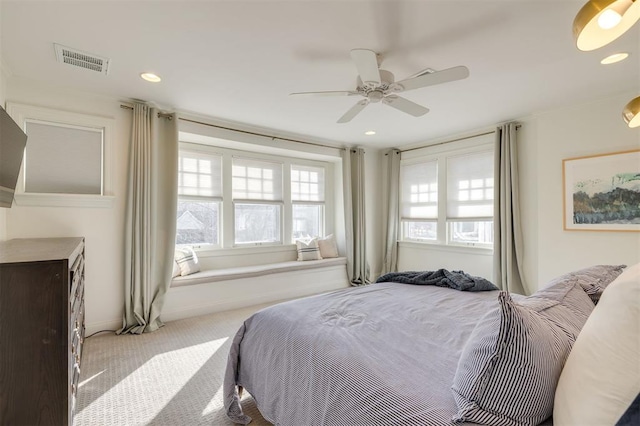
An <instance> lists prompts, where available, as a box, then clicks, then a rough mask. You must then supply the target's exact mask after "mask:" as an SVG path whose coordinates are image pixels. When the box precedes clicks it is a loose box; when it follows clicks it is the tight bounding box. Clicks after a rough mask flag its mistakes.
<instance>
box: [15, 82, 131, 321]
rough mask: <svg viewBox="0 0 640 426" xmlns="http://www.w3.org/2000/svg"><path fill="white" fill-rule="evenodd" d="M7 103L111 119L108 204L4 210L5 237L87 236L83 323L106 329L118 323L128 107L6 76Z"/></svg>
mask: <svg viewBox="0 0 640 426" xmlns="http://www.w3.org/2000/svg"><path fill="white" fill-rule="evenodd" d="M6 100H7V102H19V103H24V104H29V105H36V106H43V107H49V108H54V109H59V110H65V111H71V112H79V113H83V114H92V115H101V116H106V117H113V118H115V125H114V129H115V131H114V137H113V138H112V142H113V159H114V162H113V163H114V165H113V170H112V172H113V188H114V191H113V192H114V193H113V195H115V200H114V203H113V207H111V208H79V207H74V208H70V207H69V208H67V207H26V206H20V205H17V204H16V203H15V202H14V205H13V207H12V208H11V209H9V210H7V212H6V216H7V238H32V237H33V238H36V237H66V236H83V237H85V239H86V269H85V270H86V290H85V291H86V292H85V303H86V322H87V325H88V326H92V328H93V325H97V326H98V327H100V326H101V325H104V326H105V328H111V327H113V325H114V324H118V322H120V323H121V318H122V306H123V303H124V302H123V300H124V289H123V285H122V277H123V274H124V272H123V271H124V266H123V254H122V248H123V244H124V242H123V238H124V206H125V198H126V177H127V158H128V157H127V156H128V146H129V138H130V132H131V111H129V110H123V109H122V108H120V103H119V102H116V101H115V100H113V99H104V98H99V97H95V96H93V95H88V94H84V93H80V92H72V91H69V90H63V89H60V88H53V87H50V86H44V85H42V84H38V83H34V82H31V81H24V80H21V79H18V78H14V77H10V78H9V80H8V85H7V92H6Z"/></svg>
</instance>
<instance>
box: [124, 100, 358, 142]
mask: <svg viewBox="0 0 640 426" xmlns="http://www.w3.org/2000/svg"><path fill="white" fill-rule="evenodd" d="M120 108H124V109H130V110H133V107H132V106H129V105H120ZM158 117H168V118H169V119H171V118H172V116H171V114H163V113H160V112H159V113H158ZM178 120H181V121H187V122H189V123H195V124H202V125H203V126H209V127H215V128H216V129H222V130H230V131H232V132H239V133H244V134H246V135H253V136H260V137H265V138H271V140H272V141H275V140H276V139H279V140H281V141H287V142H295V143H302V144H305V145H313V146H319V147H321V148H333V149H340V150H346V149H347V148H340V147H337V146H331V145H323V144H320V143H314V142H305V141H300V140H297V139H289V138H281V137H278V136H269V135H265V134H262V133H257V132H249V131H247V130H238V129H233V128H231V127H224V126H217V125H215V124H210V123H204V122H202V121H196V120H189V119H188V118H182V117H178Z"/></svg>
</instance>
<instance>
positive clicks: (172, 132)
mask: <svg viewBox="0 0 640 426" xmlns="http://www.w3.org/2000/svg"><path fill="white" fill-rule="evenodd" d="M177 121H178V120H177V117H176V116H175V114H173V115H170V116H166V115H163V116H161V117H158V110H156V109H155V108H152V107H149V106H148V105H144V104H140V103H136V104H135V105H134V109H133V130H132V133H131V146H130V153H129V183H128V193H127V206H126V218H125V221H126V223H125V227H126V228H125V247H124V254H125V277H124V285H125V300H124V316H123V324H122V329H121V330H120V331H119V332H118V333H133V334H141V333H143V332H149V331H154V330H157V329H158V328H160V327H162V326H163V323H162V321H160V313H161V311H162V307H163V305H164V296H165V293H166V292H167V290H168V288H169V285H170V283H171V271H172V266H173V256H174V251H175V233H176V209H177V199H178V195H177V194H178V188H177V185H178V179H177V176H178V124H177Z"/></svg>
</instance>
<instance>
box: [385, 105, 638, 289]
mask: <svg viewBox="0 0 640 426" xmlns="http://www.w3.org/2000/svg"><path fill="white" fill-rule="evenodd" d="M635 96H637V93H635V92H629V93H624V94H620V95H618V96H613V97H610V98H607V99H602V100H599V101H595V102H590V103H586V104H579V105H573V106H570V107H566V108H562V109H556V110H551V111H545V112H541V113H537V114H534V115H531V116H527V117H524V118H520V119H518V120H516V121H519V122H520V123H522V127H521V128H520V129H519V130H518V147H519V152H518V167H519V171H520V185H519V186H520V194H521V198H520V208H521V211H522V220H523V223H524V227H523V238H524V265H523V268H524V271H523V273H524V278H525V282H526V286H527V291H528V292H529V293H531V292H534V291H536V290H537V289H538V288H540V287H542V286H544V285H545V284H546V283H547V282H548V281H549V280H551V279H552V278H554V277H556V276H558V275H561V274H564V273H566V272H570V271H573V270H576V269H580V268H583V267H587V266H591V265H595V264H627V265H631V264H634V263H637V262H640V233H639V232H585V231H565V230H563V223H562V220H563V212H562V197H563V193H562V160H563V159H566V158H573V157H581V156H589V155H594V154H603V153H612V152H618V151H625V150H631V149H640V130H639V129H629V128H628V127H627V126H626V124H625V123H624V121H623V120H622V117H621V112H622V108H623V107H624V105H625V104H626V103H627V102H628V101H630V100H631V99H633V98H634V97H635ZM483 130H487V129H483ZM478 133H480V131H479V132H478ZM455 138H456V137H455V136H452V137H451V138H449V139H450V140H452V139H455ZM444 140H446V139H444ZM444 140H438V141H431V142H432V143H435V142H442V141H444ZM380 208H384V207H380ZM432 249H433V250H432ZM461 265H464V266H463V267H462V268H463V269H464V270H465V271H466V272H468V273H470V274H472V275H479V276H484V277H487V278H489V279H491V278H490V277H491V276H492V274H493V268H492V256H491V255H490V254H489V253H484V254H483V255H481V256H476V255H474V254H473V253H472V252H469V253H460V252H458V250H457V249H451V250H448V249H447V248H446V247H442V248H437V247H435V248H434V247H431V248H426V247H424V246H419V245H416V244H412V243H400V248H399V261H398V268H399V270H431V269H438V268H446V269H460V268H461Z"/></svg>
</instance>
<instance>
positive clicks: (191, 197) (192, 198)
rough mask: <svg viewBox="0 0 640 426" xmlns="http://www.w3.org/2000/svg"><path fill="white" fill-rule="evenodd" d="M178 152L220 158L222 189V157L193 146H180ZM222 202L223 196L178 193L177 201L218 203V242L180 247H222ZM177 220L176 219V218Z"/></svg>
mask: <svg viewBox="0 0 640 426" xmlns="http://www.w3.org/2000/svg"><path fill="white" fill-rule="evenodd" d="M179 151H180V152H186V153H193V154H198V155H208V156H220V157H222V158H221V159H220V165H221V169H222V170H221V179H222V183H223V188H224V161H223V160H224V157H223V156H222V155H221V154H218V153H215V152H212V151H210V150H201V149H198V148H197V147H194V146H184V147H183V146H180V148H179ZM223 200H224V196H220V197H218V196H210V197H209V196H199V195H181V194H180V193H178V201H205V202H211V203H218V223H217V227H218V241H217V242H216V243H214V244H180V246H189V247H192V248H201V247H206V248H221V247H222V244H221V242H222V238H223V229H222V214H223V210H222V209H223ZM176 220H177V218H176Z"/></svg>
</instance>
